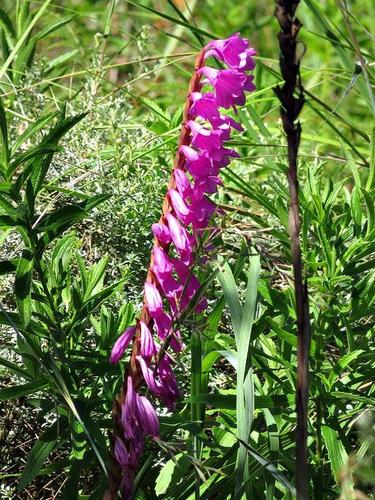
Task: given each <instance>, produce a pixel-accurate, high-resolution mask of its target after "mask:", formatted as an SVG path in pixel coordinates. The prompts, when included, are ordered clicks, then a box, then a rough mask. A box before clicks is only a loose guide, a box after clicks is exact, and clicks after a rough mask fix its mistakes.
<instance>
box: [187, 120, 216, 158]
mask: <svg viewBox="0 0 375 500" xmlns="http://www.w3.org/2000/svg"><path fill="white" fill-rule="evenodd" d="M186 125H187V126H188V127H189V128H190V130H191V134H192V136H193V137H192V140H191V143H192V145H193V146H196V147H197V148H199V149H200V150H204V151H207V152H208V153H210V152H212V151H214V150H215V149H219V148H221V146H222V143H223V140H222V137H221V135H222V133H221V131H220V130H209V129H208V128H205V127H203V125H200V124H199V123H197V122H195V121H193V120H189V121H188V122H187V124H186Z"/></svg>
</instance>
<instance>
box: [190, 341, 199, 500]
mask: <svg viewBox="0 0 375 500" xmlns="http://www.w3.org/2000/svg"><path fill="white" fill-rule="evenodd" d="M201 374H202V341H201V338H200V335H199V334H198V333H196V332H193V334H192V336H191V387H190V396H191V399H192V402H191V404H190V411H191V420H192V421H193V422H195V423H198V424H200V425H201V419H202V414H201V411H202V405H201V403H199V402H197V401H195V400H194V398H195V397H196V396H197V395H198V394H200V393H201ZM201 448H202V447H201V442H200V440H199V438H198V436H196V435H193V456H194V458H195V459H196V460H197V461H199V460H200V458H201ZM199 489H200V478H199V474H198V471H197V470H196V471H195V500H199V498H200V493H199Z"/></svg>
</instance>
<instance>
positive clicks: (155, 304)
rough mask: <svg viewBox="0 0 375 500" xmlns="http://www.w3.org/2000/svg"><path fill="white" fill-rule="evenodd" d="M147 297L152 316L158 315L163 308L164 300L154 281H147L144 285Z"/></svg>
mask: <svg viewBox="0 0 375 500" xmlns="http://www.w3.org/2000/svg"><path fill="white" fill-rule="evenodd" d="M144 293H145V299H146V304H147V309H148V312H149V313H150V315H151V316H152V317H155V316H157V315H158V314H160V313H161V312H162V310H163V301H162V298H161V296H160V293H159V291H158V289H157V288H156V286H155V285H153V284H152V283H147V281H146V283H145V286H144Z"/></svg>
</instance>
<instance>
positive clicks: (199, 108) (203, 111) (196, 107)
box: [190, 92, 220, 121]
mask: <svg viewBox="0 0 375 500" xmlns="http://www.w3.org/2000/svg"><path fill="white" fill-rule="evenodd" d="M190 97H191V100H192V102H193V104H192V106H191V108H190V113H191V115H192V116H200V117H201V118H203V119H204V120H208V121H211V120H214V119H215V118H219V116H220V113H219V110H218V109H217V103H216V101H215V97H214V95H213V94H212V93H211V92H207V94H201V93H200V92H192V93H191V94H190Z"/></svg>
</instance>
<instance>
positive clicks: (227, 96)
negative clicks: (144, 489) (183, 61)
mask: <svg viewBox="0 0 375 500" xmlns="http://www.w3.org/2000/svg"><path fill="white" fill-rule="evenodd" d="M255 54H256V52H255V50H254V49H252V48H250V47H249V42H248V41H247V40H246V39H244V38H241V37H240V35H239V34H238V33H236V34H234V35H232V36H231V37H229V38H227V39H225V40H216V41H212V42H210V43H209V44H208V45H207V46H206V47H205V48H204V49H203V50H202V51H201V52H200V53H199V54H198V56H197V59H196V63H195V71H194V74H193V76H192V79H191V81H190V85H189V96H188V98H187V101H186V105H185V109H184V116H183V124H182V130H181V134H180V137H179V144H178V152H177V155H176V158H175V162H174V166H173V171H172V175H171V178H170V181H169V185H168V192H167V194H166V196H165V199H164V203H163V211H162V216H161V218H160V220H159V222H158V223H156V224H153V226H152V231H153V234H154V247H153V249H152V254H151V263H150V267H149V271H148V274H147V278H146V282H145V285H144V305H143V308H142V311H141V314H140V318H139V320H137V322H136V324H135V325H134V326H131V327H130V328H128V329H127V330H126V331H125V332H124V333H123V334H122V335H121V336H120V337H119V339H118V340H117V341H116V343H115V345H114V347H113V350H112V354H111V358H110V361H111V362H112V363H117V362H119V361H120V359H121V358H122V357H123V356H124V354H125V351H126V350H127V348H128V346H129V345H130V344H131V343H132V351H131V357H130V361H129V364H128V367H127V370H126V375H125V378H124V383H123V388H122V391H121V393H120V394H119V396H118V397H117V399H116V401H115V404H114V411H113V414H114V439H113V455H114V457H115V459H116V461H117V472H118V473H117V477H116V474H113V473H112V478H111V484H110V489H111V495H113V497H114V495H116V493H117V490H118V489H120V491H121V494H122V497H123V498H124V499H127V498H131V493H132V488H133V478H134V472H135V470H136V469H137V467H138V463H139V459H140V455H141V453H142V449H143V446H144V440H145V436H147V435H148V436H151V437H158V435H159V421H158V417H157V414H156V412H155V409H154V407H153V406H152V404H151V402H150V401H149V399H148V398H146V396H144V395H142V394H141V392H142V386H143V385H144V383H145V384H146V386H147V388H148V392H150V393H152V394H153V395H154V396H155V397H156V398H158V399H159V400H160V401H161V402H162V403H163V405H165V406H166V407H167V408H168V409H169V410H173V408H174V407H175V404H176V400H177V398H178V397H179V391H178V387H177V383H176V378H175V375H174V373H173V365H174V362H173V358H172V356H171V355H170V353H169V350H170V349H172V350H173V351H174V352H175V353H178V352H180V351H181V350H182V349H183V343H182V339H181V335H180V333H179V331H178V327H177V324H178V323H179V321H180V320H181V316H182V314H183V313H184V312H186V309H187V308H188V307H189V306H191V305H192V304H193V305H194V310H195V312H197V313H199V312H202V311H203V310H204V309H205V308H206V306H207V301H206V299H205V298H204V297H201V296H200V293H199V289H200V283H199V280H198V278H197V277H196V276H195V274H194V272H193V271H194V267H195V266H196V265H197V254H198V248H200V249H201V250H202V245H203V246H204V245H207V241H209V239H207V238H206V236H207V234H210V233H211V234H214V233H215V229H214V228H213V226H212V224H211V219H212V217H213V215H214V214H215V212H217V207H216V206H215V204H214V203H213V202H212V201H211V200H210V199H209V197H208V196H209V195H210V194H213V193H215V192H216V191H217V189H218V186H219V185H220V184H221V181H220V178H219V173H220V169H221V168H223V167H225V166H227V165H228V164H229V162H230V159H231V157H238V154H237V153H236V152H235V151H234V150H233V149H230V148H226V147H225V143H226V142H227V141H228V140H229V139H230V136H231V131H232V129H236V130H237V131H242V130H243V129H242V127H241V125H240V124H239V123H238V122H237V121H235V120H234V119H233V118H231V117H230V116H227V115H226V114H223V112H224V111H223V110H229V109H230V108H232V109H233V110H234V112H235V113H236V112H237V109H236V107H237V106H243V105H244V104H245V92H246V91H247V92H251V91H253V90H254V89H255V87H254V84H253V76H251V75H249V74H248V72H249V71H250V70H252V69H254V66H255V62H254V59H253V56H254V55H255ZM210 57H213V58H216V59H217V60H218V61H220V63H221V64H222V65H224V66H225V69H215V68H212V67H210V66H207V65H205V62H206V60H207V59H208V58H210ZM206 89H207V91H205V92H203V91H202V90H206ZM203 235H204V236H205V238H203ZM208 252H209V250H208V249H207V250H206V251H205V254H206V255H207V253H208Z"/></svg>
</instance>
